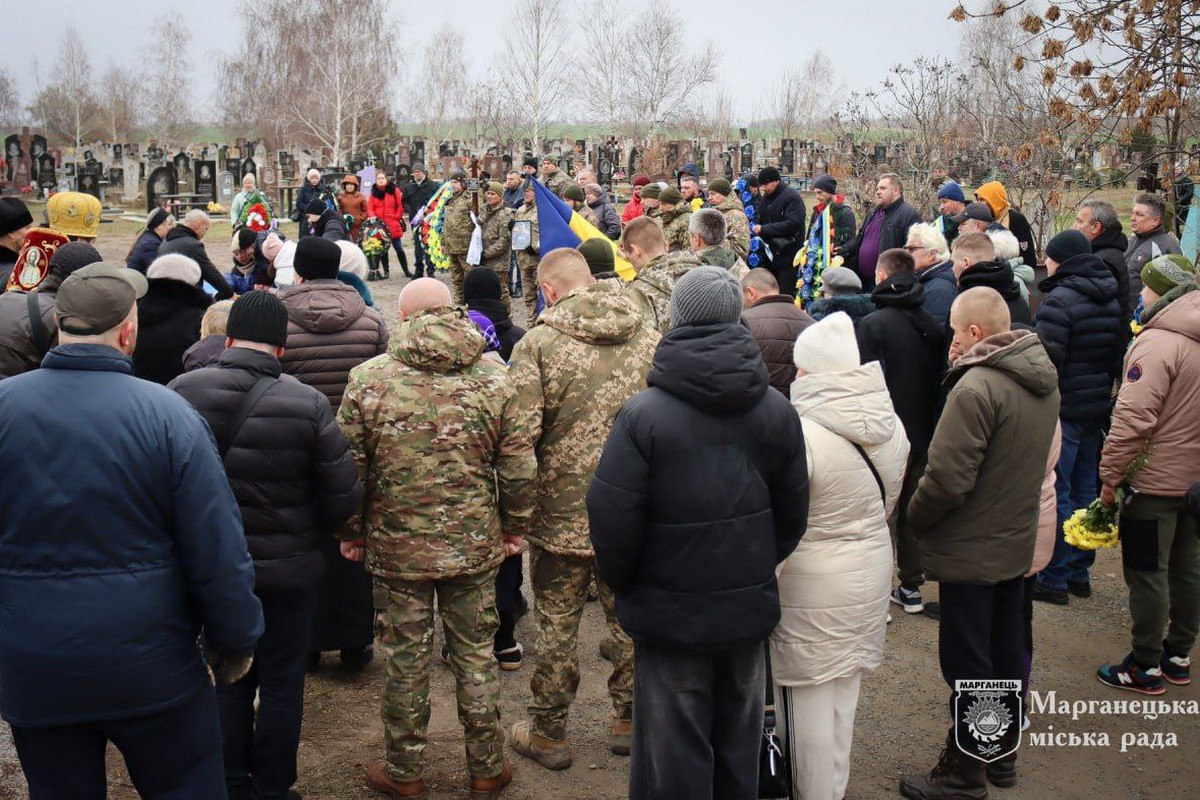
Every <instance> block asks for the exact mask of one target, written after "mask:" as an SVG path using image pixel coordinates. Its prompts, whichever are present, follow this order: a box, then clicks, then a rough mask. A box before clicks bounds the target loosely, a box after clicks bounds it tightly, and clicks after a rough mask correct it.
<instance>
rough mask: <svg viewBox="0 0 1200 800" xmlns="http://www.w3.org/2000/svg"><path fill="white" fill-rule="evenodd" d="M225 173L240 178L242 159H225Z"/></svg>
mask: <svg viewBox="0 0 1200 800" xmlns="http://www.w3.org/2000/svg"><path fill="white" fill-rule="evenodd" d="M225 171H226V172H228V173H229V174H230V175H237V176H240V175H241V174H242V160H241V159H240V158H227V159H225Z"/></svg>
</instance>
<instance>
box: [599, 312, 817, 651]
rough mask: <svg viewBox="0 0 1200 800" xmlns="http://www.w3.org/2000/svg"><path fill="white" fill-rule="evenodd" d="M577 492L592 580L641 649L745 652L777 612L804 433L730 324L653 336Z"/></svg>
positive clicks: (799, 486) (799, 526) (792, 542)
mask: <svg viewBox="0 0 1200 800" xmlns="http://www.w3.org/2000/svg"><path fill="white" fill-rule="evenodd" d="M647 383H648V384H649V387H650V388H648V389H646V390H644V391H642V392H640V393H638V394H637V395H635V396H634V397H633V398H632V399H630V400H629V402H628V403H626V404H625V407H624V408H622V409H621V411H620V413H619V414H618V415H617V419H616V423H615V424H614V426H613V430H612V433H611V434H610V435H609V437H608V441H607V443H606V444H605V446H604V451H603V453H602V454H601V456H600V462H599V465H598V466H597V468H596V475H595V477H594V479H593V480H592V484H591V488H590V489H589V491H588V498H587V504H588V518H589V521H590V523H591V535H592V545H593V547H594V548H595V550H596V566H597V569H598V571H599V574H600V577H601V578H603V579H604V581H606V582H607V583H608V584H609V585H610V586H611V587H612V588H613V590H614V591H615V592H616V605H617V617H618V619H620V621H621V625H622V627H624V628H625V630H626V631H628V632H629V635H630V636H631V637H633V640H634V641H635V642H637V643H639V644H651V645H658V646H660V647H666V648H673V649H677V650H688V651H722V650H729V649H733V648H739V647H753V646H756V645H757V644H758V643H760V642H762V640H763V639H764V638H765V637H766V636H767V635H768V634H769V633H770V632H771V630H772V629H773V628H774V627H775V625H776V623H778V621H779V593H778V589H777V587H776V583H775V567H776V565H777V564H778V563H779V562H781V561H782V560H783V559H784V558H786V557H787V556H788V554H790V553H791V552H792V550H793V549H794V548H795V547H796V545H797V543H798V542H799V541H800V537H801V536H802V535H803V533H804V528H805V525H806V523H807V519H808V470H807V464H806V461H805V450H804V433H803V431H802V430H801V427H800V420H799V417H798V416H797V414H796V412H795V410H794V409H793V408H792V407H791V405H790V403H789V402H788V401H787V399H785V398H784V397H783V396H782V395H780V394H779V392H773V391H771V390H770V386H769V385H768V383H767V369H766V367H765V366H764V365H763V361H762V356H761V355H760V354H759V350H758V345H757V344H756V343H755V341H754V337H753V336H751V335H750V332H749V331H747V330H746V329H745V328H743V327H741V326H740V325H732V326H730V325H709V326H684V327H679V328H675V329H673V330H671V331H670V332H669V333H667V335H666V336H664V337H663V339H662V341H661V342H660V343H659V346H658V350H657V351H656V352H655V355H654V364H653V366H652V367H651V369H650V374H649V376H648V378H647Z"/></svg>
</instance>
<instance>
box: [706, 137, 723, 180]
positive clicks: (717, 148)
mask: <svg viewBox="0 0 1200 800" xmlns="http://www.w3.org/2000/svg"><path fill="white" fill-rule="evenodd" d="M724 155H725V151H724V147H722V145H721V144H720V142H709V145H708V157H707V158H705V159H704V165H705V166H706V167H708V180H709V181H710V182H711V181H713V180H716V179H717V178H724V177H725V161H724V158H723V156H724Z"/></svg>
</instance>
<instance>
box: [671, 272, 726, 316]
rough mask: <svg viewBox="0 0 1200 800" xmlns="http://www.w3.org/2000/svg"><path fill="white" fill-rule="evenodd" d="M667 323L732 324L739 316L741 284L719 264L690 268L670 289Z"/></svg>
mask: <svg viewBox="0 0 1200 800" xmlns="http://www.w3.org/2000/svg"><path fill="white" fill-rule="evenodd" d="M670 313H671V327H672V328H679V327H682V326H684V325H736V324H737V323H738V320H739V319H741V316H742V287H741V286H739V285H738V282H737V281H736V280H734V278H733V276H732V275H730V274H729V270H727V269H722V268H721V267H714V266H703V267H696V268H695V269H691V270H689V271H688V272H686V273H684V275H683V277H681V278H680V279H679V280H677V281H676V282H675V289H674V291H672V292H671V306H670Z"/></svg>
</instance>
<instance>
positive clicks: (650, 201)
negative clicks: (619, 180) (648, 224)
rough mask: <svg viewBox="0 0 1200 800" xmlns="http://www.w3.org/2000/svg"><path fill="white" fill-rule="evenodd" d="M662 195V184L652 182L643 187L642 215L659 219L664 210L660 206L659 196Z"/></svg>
mask: <svg viewBox="0 0 1200 800" xmlns="http://www.w3.org/2000/svg"><path fill="white" fill-rule="evenodd" d="M661 195H662V186H660V185H659V184H657V183H651V184H648V185H646V186H643V187H642V208H644V209H645V211H643V212H642V216H645V217H651V218H653V219H658V218H659V217H660V216H661V215H662V210H661V209H659V207H658V198H659V197H660V196H661Z"/></svg>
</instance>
